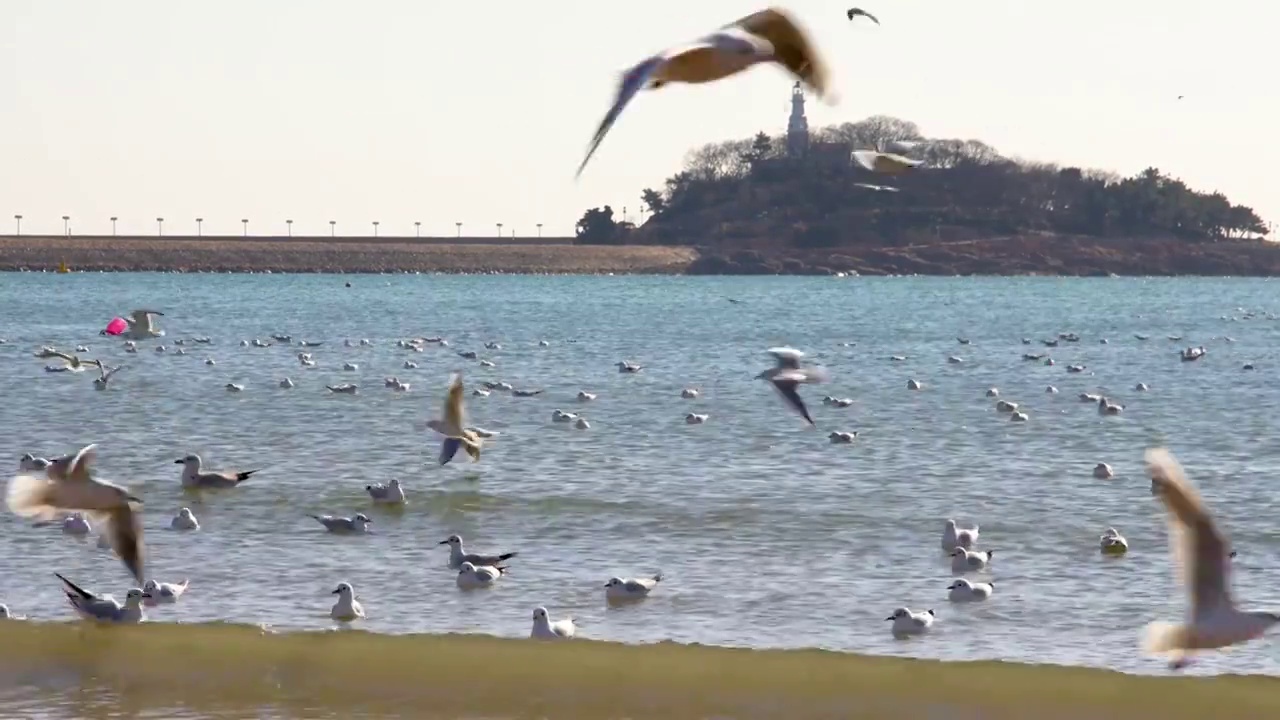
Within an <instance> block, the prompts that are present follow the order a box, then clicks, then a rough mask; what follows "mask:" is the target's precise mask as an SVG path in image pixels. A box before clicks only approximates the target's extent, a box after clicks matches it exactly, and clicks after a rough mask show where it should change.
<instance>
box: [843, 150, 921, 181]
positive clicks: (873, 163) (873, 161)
mask: <svg viewBox="0 0 1280 720" xmlns="http://www.w3.org/2000/svg"><path fill="white" fill-rule="evenodd" d="M850 159H852V160H853V161H854V162H856V163H858V164H859V165H861V166H862V167H863V168H864V169H866V170H870V171H871V172H878V173H884V174H886V175H899V174H901V173H903V172H905V171H907V170H910V169H912V168H914V167H918V166H920V165H923V164H924V161H922V160H912V159H911V158H909V157H903V156H902V155H898V154H897V153H886V152H878V151H876V150H854V151H853V153H852V154H851V155H850Z"/></svg>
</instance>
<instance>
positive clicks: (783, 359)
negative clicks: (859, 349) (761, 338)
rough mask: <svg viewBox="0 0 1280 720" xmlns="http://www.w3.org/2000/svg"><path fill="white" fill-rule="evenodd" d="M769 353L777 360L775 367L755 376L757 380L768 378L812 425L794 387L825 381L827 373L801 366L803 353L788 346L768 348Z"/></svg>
mask: <svg viewBox="0 0 1280 720" xmlns="http://www.w3.org/2000/svg"><path fill="white" fill-rule="evenodd" d="M769 353H770V354H771V355H773V356H774V357H775V358H776V359H777V361H778V365H777V367H772V368H769V369H768V370H765V371H764V372H762V373H760V374H759V375H757V376H756V379H757V380H768V381H769V382H771V383H773V387H774V388H775V389H776V390H777V391H778V393H779V394H781V395H782V397H783V399H785V400H786V401H787V402H788V403H790V405H791V407H793V408H795V410H796V411H797V412H799V413H800V415H801V416H802V417H804V419H805V421H806V422H808V423H809V424H810V425H814V424H815V423H814V422H813V418H812V417H810V416H809V409H808V408H806V407H805V405H804V400H803V399H801V397H800V393H799V392H797V391H796V388H798V387H799V386H800V384H801V383H819V382H826V381H827V373H826V371H824V370H822V369H821V368H802V367H800V360H801V359H803V358H804V353H802V352H800V351H799V350H796V349H794V348H789V347H775V348H769Z"/></svg>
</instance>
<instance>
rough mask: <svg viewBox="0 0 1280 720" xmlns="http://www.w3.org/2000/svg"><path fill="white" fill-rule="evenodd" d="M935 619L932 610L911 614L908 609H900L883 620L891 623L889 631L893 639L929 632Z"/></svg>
mask: <svg viewBox="0 0 1280 720" xmlns="http://www.w3.org/2000/svg"><path fill="white" fill-rule="evenodd" d="M936 618H937V616H936V615H935V613H934V612H933V610H925V611H924V612H911V610H910V608H905V607H900V608H898V609H896V610H894V611H893V614H892V615H890V616H889V617H887V618H885V620H892V621H893V625H892V626H891V627H890V629H889V631H890V632H891V633H893V635H894V637H900V638H901V637H909V636H911V635H923V634H924V633H927V632H929V630H930V628H932V627H933V621H934V620H935V619H936Z"/></svg>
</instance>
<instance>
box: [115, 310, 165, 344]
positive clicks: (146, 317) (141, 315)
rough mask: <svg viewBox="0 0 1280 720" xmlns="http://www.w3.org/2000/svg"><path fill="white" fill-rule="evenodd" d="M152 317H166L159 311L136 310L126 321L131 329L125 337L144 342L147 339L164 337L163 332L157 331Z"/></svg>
mask: <svg viewBox="0 0 1280 720" xmlns="http://www.w3.org/2000/svg"><path fill="white" fill-rule="evenodd" d="M152 315H159V316H161V317H163V316H164V313H162V312H160V311H159V310H134V311H133V312H132V313H130V314H129V317H127V318H125V319H124V321H125V322H126V323H128V324H129V329H128V330H127V331H125V333H124V334H125V335H126V336H128V337H130V338H133V339H134V340H142V339H145V338H153V337H162V336H163V335H164V331H163V330H157V329H156V327H155V325H153V324H152V322H151V316H152Z"/></svg>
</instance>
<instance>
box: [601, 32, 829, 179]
mask: <svg viewBox="0 0 1280 720" xmlns="http://www.w3.org/2000/svg"><path fill="white" fill-rule="evenodd" d="M760 63H777V64H779V65H781V66H782V67H783V68H785V69H786V70H787V71H788V72H789V73H791V74H792V75H794V76H795V77H796V79H797V80H798V81H799V82H803V83H804V84H806V85H808V86H809V89H810V90H812V91H814V92H815V93H817V94H818V96H819V97H823V96H828V73H827V69H826V66H825V63H824V62H823V61H822V59H821V58H820V57H819V56H818V53H817V51H816V50H815V49H814V47H813V46H812V44H811V43H810V42H809V39H808V38H807V37H806V36H805V33H804V32H803V31H802V30H801V29H800V27H799V26H798V25H796V23H795V21H793V20H792V19H791V17H790V15H788V14H787V13H785V12H783V11H782V10H779V9H777V8H769V9H767V10H761V11H760V12H756V13H752V14H751V15H748V16H746V17H744V18H741V19H740V20H736V21H734V22H732V23H730V24H728V25H725V26H724V27H722V28H720V29H719V30H717V31H715V32H713V33H711V34H710V35H706V36H704V37H702V38H699V39H698V40H695V41H693V42H691V43H687V44H684V45H678V46H675V47H672V48H668V49H666V50H663V51H661V52H659V53H657V54H655V55H652V56H650V57H647V58H645V59H644V60H641V61H640V62H639V63H638V64H637V65H635V66H633V67H631V68H629V69H628V70H626V71H625V72H624V73H623V74H622V78H621V81H620V82H619V84H618V91H617V96H616V98H615V99H614V101H613V107H611V108H609V112H608V113H606V114H605V116H604V119H603V120H601V122H600V127H599V128H598V129H597V130H596V134H595V137H594V138H592V140H591V145H590V146H589V147H588V148H587V154H586V157H584V158H583V160H582V164H581V165H579V166H578V172H577V175H578V176H580V175H582V171H583V169H584V168H586V166H587V163H588V162H589V161H590V160H591V156H592V155H594V154H595V152H596V149H597V148H598V147H600V143H601V142H602V141H603V140H604V138H605V135H607V134H608V133H609V129H610V128H612V127H613V124H614V123H615V122H617V120H618V116H619V115H621V114H622V111H623V109H624V108H626V107H627V104H628V103H630V102H631V100H632V99H633V98H635V96H636V95H637V94H638V93H639V92H640V91H641V90H644V89H650V90H655V89H657V88H660V87H662V86H664V85H667V84H668V83H689V84H702V83H709V82H715V81H716V80H722V79H724V78H727V77H730V76H732V75H736V74H738V73H740V72H742V71H743V70H746V69H748V68H750V67H752V66H754V65H758V64H760ZM797 84H798V83H797ZM832 99H833V100H834V97H833V98H832Z"/></svg>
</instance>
